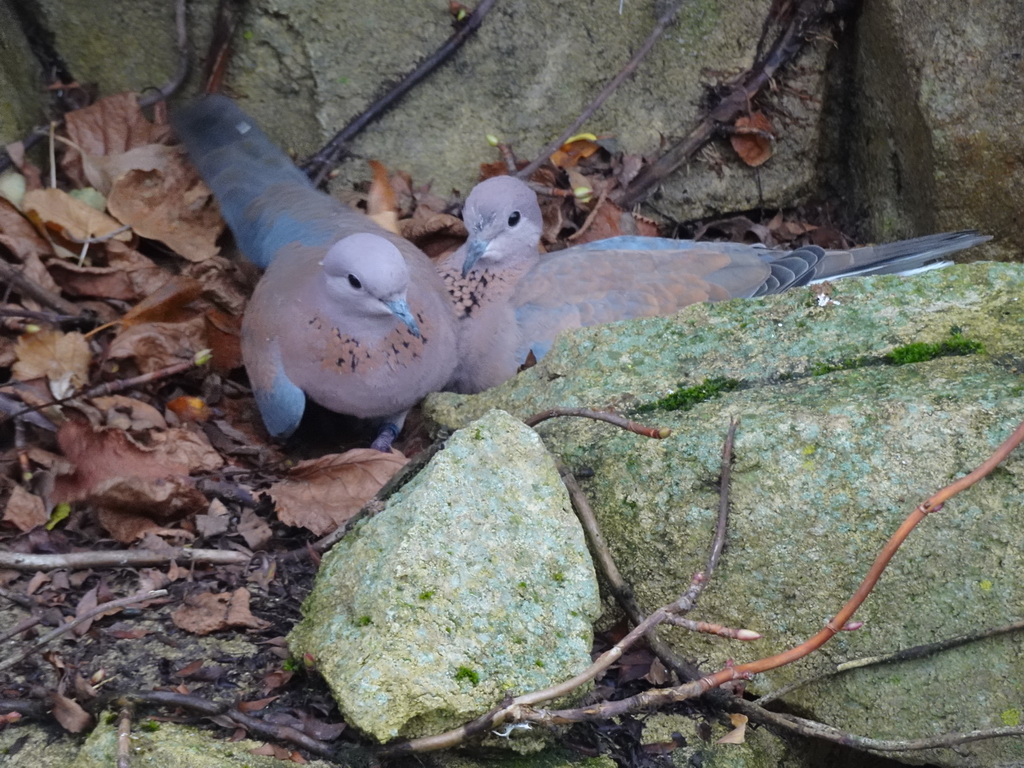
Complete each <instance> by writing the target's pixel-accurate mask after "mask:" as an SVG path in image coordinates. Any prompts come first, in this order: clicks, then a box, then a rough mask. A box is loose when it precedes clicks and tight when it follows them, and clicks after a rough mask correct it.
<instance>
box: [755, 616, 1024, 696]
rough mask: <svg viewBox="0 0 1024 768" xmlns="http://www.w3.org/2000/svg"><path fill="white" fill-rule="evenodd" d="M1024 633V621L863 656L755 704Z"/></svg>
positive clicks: (794, 683) (796, 682)
mask: <svg viewBox="0 0 1024 768" xmlns="http://www.w3.org/2000/svg"><path fill="white" fill-rule="evenodd" d="M1022 629H1024V621H1015V622H1012V623H1010V624H1004V625H1003V626H1001V627H993V628H991V629H986V630H983V631H981V632H974V633H972V634H969V635H959V636H957V637H951V638H949V639H947V640H939V641H937V642H934V643H924V644H922V645H915V646H913V647H911V648H904V649H903V650H900V651H893V652H892V653H886V654H882V655H881V656H867V657H865V658H862V659H851V660H850V661H844V662H841V663H839V664H836V665H835V666H833V667H832V669H830V670H827V671H826V672H822V673H821V674H818V675H814V676H812V677H805V678H803V679H801V680H794V681H793V682H792V683H789V684H788V685H784V686H782V687H781V688H778V689H776V690H774V691H771V692H770V693H768V694H766V695H764V696H762V697H761V698H759V699H758V700H757V704H758V706H760V707H766V706H768V704H770V703H771V702H773V701H776V700H778V699H781V698H783V697H784V696H785V695H786V694H788V693H791V692H792V691H795V690H796V689H797V688H802V687H804V686H805V685H811V684H812V683H816V682H819V681H821V680H828V679H830V678H832V677H835V676H836V675H841V674H843V673H844V672H850V671H852V670H854V669H863V668H865V667H871V666H876V665H880V664H893V663H896V662H901V661H911V660H913V659H921V658H924V657H925V656H931V655H932V654H935V653H939V652H940V651H946V650H949V649H950V648H956V647H957V646H961V645H967V644H968V643H975V642H977V641H979V640H984V639H986V638H989V637H996V636H998V635H1004V634H1006V633H1007V632H1019V631H1020V630H1022Z"/></svg>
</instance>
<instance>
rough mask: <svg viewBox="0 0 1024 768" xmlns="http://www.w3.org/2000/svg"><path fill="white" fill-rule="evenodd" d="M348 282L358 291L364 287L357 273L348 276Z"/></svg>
mask: <svg viewBox="0 0 1024 768" xmlns="http://www.w3.org/2000/svg"><path fill="white" fill-rule="evenodd" d="M348 284H349V285H351V286H352V287H353V288H355V289H356V290H357V291H358V290H359V289H360V288H362V287H363V284H362V283H360V282H359V278H358V277H356V276H355V275H349V276H348Z"/></svg>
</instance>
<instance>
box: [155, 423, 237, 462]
mask: <svg viewBox="0 0 1024 768" xmlns="http://www.w3.org/2000/svg"><path fill="white" fill-rule="evenodd" d="M147 437H148V438H149V445H150V446H151V447H152V449H153V450H154V451H155V452H156V453H159V454H160V455H161V456H162V457H163V460H164V461H171V462H174V463H175V464H183V465H184V466H186V467H188V471H190V472H213V471H214V470H216V469H220V468H221V467H222V466H224V459H223V458H222V457H221V455H220V454H219V453H218V452H217V451H216V450H214V447H213V446H212V445H210V441H209V439H207V437H206V435H204V434H203V433H202V432H201V431H200V430H199V429H198V428H191V427H172V428H171V429H168V430H162V431H155V432H151V433H150V434H149V435H148V436H147Z"/></svg>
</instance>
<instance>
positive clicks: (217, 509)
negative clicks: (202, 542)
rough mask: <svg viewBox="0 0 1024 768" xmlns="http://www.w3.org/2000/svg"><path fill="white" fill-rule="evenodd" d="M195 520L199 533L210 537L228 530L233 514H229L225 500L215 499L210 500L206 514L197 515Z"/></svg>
mask: <svg viewBox="0 0 1024 768" xmlns="http://www.w3.org/2000/svg"><path fill="white" fill-rule="evenodd" d="M195 522H196V530H197V531H199V535H200V536H203V537H205V538H210V537H211V536H219V535H220V534H222V533H225V532H227V530H228V525H229V524H230V522H231V516H230V515H229V514H228V508H227V507H226V506H225V505H224V502H223V501H221V500H220V499H214V500H213V501H211V502H210V506H209V507H208V508H207V511H206V514H205V515H196V517H195Z"/></svg>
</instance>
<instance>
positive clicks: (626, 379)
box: [427, 263, 1024, 766]
mask: <svg viewBox="0 0 1024 768" xmlns="http://www.w3.org/2000/svg"><path fill="white" fill-rule="evenodd" d="M1022 297H1024V267H1022V266H1019V265H1001V264H993V263H977V264H973V265H968V266H963V267H953V268H950V269H946V270H942V271H939V272H933V273H930V274H926V275H922V276H919V277H916V278H912V279H907V278H898V277H882V278H870V279H864V280H847V281H840V282H838V283H836V284H835V290H834V294H833V299H835V300H836V301H837V302H838V303H832V304H828V305H826V306H819V304H818V301H817V299H816V297H815V295H814V293H813V292H812V291H811V290H801V291H797V292H790V293H787V294H784V295H781V296H778V297H770V298H767V299H764V300H747V301H743V300H740V301H733V302H725V303H720V304H709V305H695V306H692V307H688V308H687V309H685V310H683V311H682V312H680V313H679V314H678V315H676V316H674V317H670V318H656V319H649V320H640V321H635V322H630V323H622V324H618V325H615V326H606V327H597V328H590V329H584V330H581V331H578V332H575V333H572V334H568V335H566V336H565V337H563V338H562V339H561V340H560V341H559V342H556V345H555V348H554V349H553V351H552V353H550V354H549V355H548V356H547V357H545V358H544V359H543V360H542V361H541V362H540V363H539V364H538V365H537V366H536V367H534V368H532V369H530V370H529V371H526V372H525V373H522V374H520V375H519V376H518V377H516V379H514V380H513V381H511V382H509V383H507V384H505V385H503V386H502V387H499V388H496V389H495V390H492V391H491V392H490V393H485V394H484V395H481V396H477V397H459V396H455V395H440V396H432V397H431V399H429V400H428V408H427V411H428V414H429V415H431V416H432V417H433V418H435V419H436V420H438V421H439V422H440V423H442V424H445V425H447V426H458V425H460V424H462V423H464V421H465V420H467V419H471V418H474V417H475V415H476V414H477V413H478V412H480V411H482V410H485V409H488V408H493V407H500V408H504V409H506V410H508V411H509V412H511V413H513V414H515V415H517V416H525V415H528V414H530V413H533V412H535V411H539V410H542V409H545V408H549V407H553V406H557V405H571V406H582V405H586V406H593V407H614V408H618V409H619V410H622V411H625V412H626V413H627V414H630V415H634V417H635V418H639V419H641V420H643V421H646V422H649V423H656V424H658V425H662V426H668V427H671V428H672V429H673V430H674V432H673V435H672V436H671V437H669V438H668V439H666V440H661V441H655V440H648V439H645V438H641V437H638V436H635V435H632V434H628V433H625V432H622V431H618V430H615V429H613V428H611V427H609V426H607V425H603V424H597V423H591V422H583V421H578V420H559V421H557V422H547V423H545V424H543V425H541V426H540V427H539V431H540V433H541V434H542V435H543V437H544V440H545V443H546V444H547V445H548V447H549V448H550V449H552V451H553V452H554V453H556V454H558V455H559V456H561V457H562V458H563V459H564V460H565V461H566V462H567V463H568V464H569V466H570V467H573V468H575V469H577V470H583V469H587V470H590V471H592V472H593V476H592V478H591V479H588V480H585V481H584V490H585V492H586V493H587V495H588V496H589V497H590V499H591V500H592V502H593V504H594V507H595V511H596V513H597V515H598V518H599V520H600V523H601V525H602V527H603V532H604V533H605V535H606V537H607V538H608V539H609V543H610V545H611V547H612V550H613V553H614V556H615V558H616V560H617V562H618V565H619V568H620V569H621V570H622V571H623V572H624V574H625V576H626V578H627V579H628V580H630V581H631V582H633V583H634V585H635V587H636V590H637V593H638V595H639V598H640V602H641V604H642V605H643V606H645V607H646V609H648V610H650V609H653V608H654V607H656V606H658V605H662V604H665V603H667V602H669V601H670V600H673V599H674V598H675V596H677V595H678V594H679V593H680V592H682V591H683V590H684V589H685V588H686V586H687V584H688V583H689V581H690V578H691V576H692V574H693V572H694V571H696V570H700V569H701V568H702V567H703V563H704V559H705V557H706V551H707V548H708V545H709V542H710V540H711V534H712V528H713V525H714V520H715V515H716V510H717V504H718V499H717V492H716V490H715V488H714V487H713V481H714V480H715V478H716V477H717V475H718V465H719V461H720V452H721V444H722V440H723V437H724V434H725V430H726V427H727V425H728V420H729V418H730V417H732V416H739V417H742V423H741V424H740V427H739V432H738V434H737V441H736V449H735V450H736V461H735V465H734V474H733V485H732V495H731V499H732V513H731V517H730V529H729V536H728V543H727V548H726V553H725V558H724V561H723V563H722V565H721V566H720V568H719V570H718V571H717V573H716V574H715V576H714V578H713V579H712V581H711V584H710V586H709V588H708V590H707V592H706V593H705V595H704V597H703V598H702V601H701V604H700V605H699V607H698V611H697V612H696V613H695V615H694V618H701V619H706V620H711V621H718V622H722V623H724V624H726V625H729V626H737V627H748V628H752V629H756V630H757V631H759V632H762V633H763V634H764V639H763V640H760V641H758V642H756V643H752V644H744V645H742V646H740V645H737V644H735V643H729V642H727V641H724V640H721V639H717V638H709V637H707V636H694V635H688V634H684V633H683V632H682V631H681V630H668V633H669V636H670V637H671V639H672V640H673V641H674V642H676V643H677V644H678V645H679V646H680V648H682V649H683V651H684V652H685V654H686V655H688V656H690V657H692V658H697V659H701V660H702V661H703V663H704V664H705V665H706V667H705V668H708V669H711V668H717V667H719V666H721V665H722V664H723V663H725V661H726V660H727V659H729V658H734V659H736V661H737V662H743V661H748V660H753V659H756V658H759V657H762V656H767V655H769V654H772V653H775V652H778V651H781V650H784V649H786V648H788V647H790V646H792V645H794V644H796V643H798V642H800V641H802V640H803V639H805V638H807V637H809V636H811V635H813V634H814V633H815V632H817V631H818V630H819V629H820V628H821V627H822V624H823V622H824V621H825V620H826V619H827V618H828V617H829V616H830V615H832V614H833V613H834V612H835V611H836V610H838V608H839V607H840V606H841V605H842V604H843V602H844V601H845V600H846V599H847V598H848V596H849V595H850V594H852V592H853V591H854V589H855V588H856V586H857V585H858V583H859V582H860V580H861V578H862V577H863V576H864V574H865V572H866V570H867V568H868V566H869V565H870V563H871V562H872V560H873V559H874V557H875V555H876V553H877V552H878V550H879V548H880V547H881V545H882V544H883V543H884V542H885V540H886V539H887V538H888V536H889V535H890V534H891V533H892V532H893V531H894V530H895V529H896V527H897V526H898V525H899V523H900V522H901V521H902V520H903V519H904V518H905V516H906V515H907V514H909V512H910V511H911V510H912V509H913V508H914V507H915V506H916V505H917V504H918V503H919V502H920V501H921V500H923V499H924V498H926V497H927V496H929V495H930V494H931V493H933V492H934V491H935V490H937V489H939V488H941V487H942V486H944V485H945V484H947V483H949V482H950V481H952V480H953V479H954V478H957V477H960V476H962V475H963V474H965V473H966V472H968V471H970V470H971V469H973V468H974V467H975V466H977V465H978V464H980V463H981V462H982V461H983V460H984V459H985V458H986V457H987V456H988V455H989V453H990V452H991V451H992V449H993V448H994V447H995V446H996V445H998V444H999V443H1000V442H1001V441H1002V440H1003V439H1004V438H1006V437H1007V436H1008V435H1009V434H1010V432H1011V431H1012V430H1013V428H1014V427H1015V426H1016V425H1017V424H1018V423H1019V422H1020V421H1021V420H1022V419H1024V379H1022V376H1021V371H1022V364H1021V361H1022V360H1024V298H1022ZM954 326H955V327H958V328H959V329H960V330H961V331H962V333H963V335H964V338H966V339H969V340H971V341H976V342H980V343H981V344H982V345H984V351H983V352H981V351H975V352H974V353H973V354H967V355H965V356H941V355H940V356H939V357H937V358H935V359H931V360H923V361H921V362H915V363H909V364H904V365H896V364H894V363H893V362H892V359H891V358H889V357H887V355H891V354H894V353H897V352H899V351H901V349H902V350H903V351H910V352H912V351H914V349H915V348H913V347H909V348H908V347H907V346H906V345H909V344H913V343H917V342H934V343H938V342H941V341H943V340H949V339H950V338H951V333H950V332H951V328H953V327H954ZM918 351H920V350H919V349H918ZM963 351H970V350H969V349H965V350H963ZM844 368H846V370H844ZM815 373H819V374H822V375H814V374H815ZM715 377H730V378H733V379H736V380H739V382H740V386H739V388H738V389H736V390H734V391H732V392H723V393H721V394H720V395H719V396H718V397H717V398H712V399H709V400H706V401H705V402H699V403H698V404H697V405H695V406H694V407H693V408H692V409H691V410H688V411H678V410H677V411H668V410H663V409H661V408H657V409H656V410H654V411H653V412H651V413H647V414H638V413H637V411H636V409H637V407H638V406H640V405H641V404H652V403H655V402H656V401H658V400H659V399H660V398H661V397H663V396H664V395H665V394H667V393H668V392H669V391H670V390H673V389H676V388H677V387H680V386H682V387H689V386H692V385H697V384H700V383H701V382H704V381H705V380H707V379H711V378H715ZM1022 509H1024V451H1020V450H1019V451H1018V452H1017V453H1015V454H1014V455H1012V456H1011V457H1010V458H1009V459H1008V460H1007V461H1006V462H1005V463H1004V464H1003V465H1002V467H1001V468H1000V469H998V470H997V471H996V472H995V473H993V474H992V475H991V476H990V477H988V478H987V479H985V480H984V481H982V482H981V483H980V484H978V485H977V486H975V487H974V488H972V489H970V490H969V491H967V492H965V493H964V494H962V495H960V496H958V497H957V498H955V499H953V500H951V501H950V502H948V503H947V504H946V507H945V509H944V510H942V511H941V512H939V513H936V514H933V515H931V516H929V517H928V518H927V519H926V520H925V522H924V523H923V524H922V525H921V526H919V528H918V529H917V530H915V531H914V532H913V534H912V535H911V537H910V539H909V541H908V542H907V543H906V545H905V546H904V547H903V549H902V550H901V551H900V552H899V553H898V554H897V556H896V558H895V560H894V561H893V563H892V565H891V566H890V568H889V571H888V572H887V573H886V574H885V575H884V576H883V578H882V580H881V582H880V583H879V585H878V587H877V588H876V590H875V592H874V593H873V594H872V595H871V597H870V598H869V599H868V601H867V603H866V604H865V605H864V606H863V607H862V608H861V610H860V611H859V612H858V614H857V616H856V618H857V619H860V620H864V621H865V622H866V624H865V626H864V628H863V629H861V630H860V631H857V632H852V633H840V635H838V636H837V637H836V638H835V639H834V640H833V641H832V642H830V643H829V644H827V645H826V646H825V647H824V649H823V650H822V651H821V652H820V653H817V654H815V655H813V656H811V657H809V658H807V659H805V660H803V661H801V662H799V663H797V664H794V665H791V666H788V667H784V668H780V669H777V670H773V671H771V672H768V673H765V674H763V675H760V676H758V677H757V678H756V679H755V680H754V681H753V682H752V684H751V686H750V687H751V689H752V690H753V691H755V692H756V693H763V692H767V691H770V690H773V689H775V688H778V687H779V686H781V685H784V684H786V683H789V682H792V681H794V680H796V679H800V678H803V677H804V676H806V675H808V674H812V673H815V672H820V671H823V670H825V669H827V668H829V667H830V665H831V664H834V663H838V662H842V661H846V660H850V659H856V658H860V657H864V656H873V655H876V654H881V653H886V652H889V651H895V650H898V649H901V648H907V647H910V646H914V645H917V644H921V643H928V642H932V641H936V640H940V639H944V638H950V637H955V636H958V635H964V634H970V633H973V632H977V631H979V630H981V629H984V628H988V627H994V626H999V625H1001V624H1004V623H1008V622H1011V621H1013V620H1018V619H1019V618H1020V606H1021V605H1022V604H1024V590H1022V588H1021V586H1020V585H1021V584H1022V583H1024V557H1022V556H1021V551H1020V547H1019V538H1020V535H1019V529H1020V513H1021V510H1022ZM606 620H607V619H606ZM1022 678H1024V651H1022V650H1021V648H1020V644H1019V643H1017V642H1016V641H1015V640H1014V639H1013V637H1012V636H1003V637H998V638H992V639H988V640H985V641H981V642H976V643H971V644H968V645H964V646H960V647H958V648H953V649H949V650H946V651H943V652H942V653H939V654H936V655H934V656H932V657H929V658H928V659H925V660H920V661H915V662H907V663H903V664H898V665H889V666H881V667H875V668H869V669H864V670H856V671H851V672H847V673H845V674H844V675H842V676H841V677H839V678H835V679H832V678H830V679H827V680H825V681H823V682H822V683H820V684H816V685H814V686H805V687H802V688H799V689H797V690H796V691H795V692H794V693H792V694H791V695H789V696H787V697H786V698H785V700H784V703H785V704H787V705H789V706H798V707H799V708H800V709H799V711H800V712H801V713H802V714H804V715H806V716H809V717H815V718H820V719H821V720H823V721H825V722H827V723H830V724H832V725H835V726H838V727H840V728H844V729H846V730H850V731H852V732H854V733H859V734H863V735H868V736H874V737H878V738H893V739H908V738H916V737H924V736H929V735H933V734H937V733H943V732H947V731H962V730H970V729H972V728H988V727H993V726H1001V725H1003V724H1004V722H1007V721H1012V720H1013V719H1014V718H1015V717H1017V716H1018V715H1015V713H1018V712H1019V710H1020V704H1019V686H1017V685H1016V683H1015V682H1013V683H1010V684H1006V681H1017V680H1020V679H1022ZM965 681H968V682H966V683H965ZM1022 750H1024V747H1022V745H1021V743H1020V742H1019V741H1018V740H1012V739H1003V740H994V741H986V742H975V743H972V744H968V745H966V746H964V747H963V748H962V750H960V751H959V752H956V753H954V752H952V751H948V750H947V751H932V752H928V753H924V754H921V753H918V754H914V755H909V756H908V755H906V754H902V755H900V756H899V757H900V759H902V760H908V761H913V762H931V763H933V764H936V765H949V766H954V765H956V766H966V765H980V766H985V765H1008V764H1019V762H1020V761H1022V760H1024V751H1022ZM1014 761H1018V763H1014Z"/></svg>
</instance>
